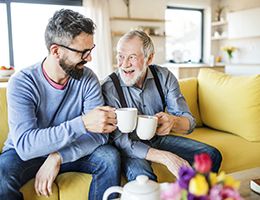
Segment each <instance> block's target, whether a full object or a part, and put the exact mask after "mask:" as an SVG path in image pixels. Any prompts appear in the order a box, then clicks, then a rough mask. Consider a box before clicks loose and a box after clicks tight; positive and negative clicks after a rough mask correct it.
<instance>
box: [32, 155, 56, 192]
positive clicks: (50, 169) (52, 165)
mask: <svg viewBox="0 0 260 200" xmlns="http://www.w3.org/2000/svg"><path fill="white" fill-rule="evenodd" d="M60 164H61V157H60V155H59V154H58V153H52V154H50V155H49V156H48V157H47V159H46V160H45V162H44V163H43V164H42V166H41V167H40V169H39V170H38V172H37V174H36V177H35V182H34V189H35V191H36V193H37V195H38V196H41V195H43V196H46V197H49V196H50V195H51V194H52V183H53V182H54V180H55V178H56V177H57V175H58V173H59V170H60Z"/></svg>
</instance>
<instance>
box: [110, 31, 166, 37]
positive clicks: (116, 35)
mask: <svg viewBox="0 0 260 200" xmlns="http://www.w3.org/2000/svg"><path fill="white" fill-rule="evenodd" d="M124 34H125V32H120V31H112V32H111V35H112V36H115V37H121V36H123V35H124ZM149 36H150V37H165V35H151V34H150V35H149Z"/></svg>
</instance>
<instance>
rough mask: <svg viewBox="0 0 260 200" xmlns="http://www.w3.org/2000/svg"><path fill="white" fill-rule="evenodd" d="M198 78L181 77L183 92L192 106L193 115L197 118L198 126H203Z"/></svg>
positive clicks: (190, 106)
mask: <svg viewBox="0 0 260 200" xmlns="http://www.w3.org/2000/svg"><path fill="white" fill-rule="evenodd" d="M197 82H198V81H197V78H187V79H180V80H179V84H180V89H181V93H182V94H183V96H184V97H185V100H186V102H187V104H188V106H189V108H190V111H191V113H192V115H193V116H194V117H195V118H196V127H201V126H202V121H201V119H200V113H199V109H198V83H197Z"/></svg>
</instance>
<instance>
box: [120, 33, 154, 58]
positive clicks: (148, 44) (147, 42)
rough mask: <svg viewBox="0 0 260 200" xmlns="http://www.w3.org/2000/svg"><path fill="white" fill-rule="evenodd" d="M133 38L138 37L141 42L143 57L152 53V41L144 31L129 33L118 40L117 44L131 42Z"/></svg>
mask: <svg viewBox="0 0 260 200" xmlns="http://www.w3.org/2000/svg"><path fill="white" fill-rule="evenodd" d="M134 37H138V38H139V39H140V40H141V41H142V42H143V53H144V56H145V57H147V56H149V55H151V54H153V53H154V45H153V41H152V39H151V38H150V37H149V36H148V35H147V34H146V33H145V32H144V31H138V30H133V31H129V32H127V33H126V34H124V35H123V36H122V37H121V38H120V40H119V42H118V44H119V43H120V42H122V41H127V40H131V39H133V38H134Z"/></svg>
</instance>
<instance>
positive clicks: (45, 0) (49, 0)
mask: <svg viewBox="0 0 260 200" xmlns="http://www.w3.org/2000/svg"><path fill="white" fill-rule="evenodd" d="M0 3H3V4H6V15H7V29H8V44H9V63H10V65H11V66H14V51H13V31H12V11H11V3H28V4H52V5H67V6H82V5H83V1H82V0H0Z"/></svg>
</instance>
